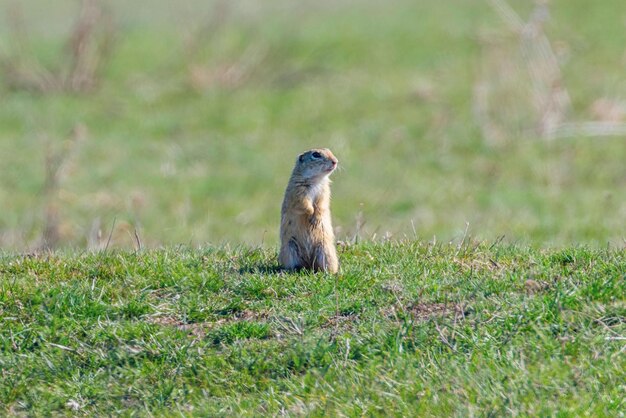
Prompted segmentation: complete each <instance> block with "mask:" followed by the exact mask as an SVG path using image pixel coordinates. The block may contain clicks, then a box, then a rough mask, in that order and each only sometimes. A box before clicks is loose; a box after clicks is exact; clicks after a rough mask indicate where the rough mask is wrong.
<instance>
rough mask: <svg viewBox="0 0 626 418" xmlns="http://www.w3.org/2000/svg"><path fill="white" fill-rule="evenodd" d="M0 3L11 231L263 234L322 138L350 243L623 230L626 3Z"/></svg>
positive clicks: (168, 236) (39, 236) (70, 237)
mask: <svg viewBox="0 0 626 418" xmlns="http://www.w3.org/2000/svg"><path fill="white" fill-rule="evenodd" d="M0 4H1V6H2V7H1V8H0V13H2V24H1V25H0V35H1V38H0V47H1V52H2V67H1V71H2V72H0V77H1V78H0V179H1V180H0V186H1V187H0V208H1V211H0V246H1V247H2V248H5V249H15V250H27V249H33V248H37V247H42V246H43V247H53V248H63V247H74V248H102V247H103V246H106V243H107V241H109V234H111V239H110V243H109V245H110V246H111V247H130V248H132V247H135V246H137V241H138V240H139V241H140V242H141V244H142V245H144V246H158V245H172V244H177V243H184V244H189V243H191V244H192V245H204V244H207V243H211V244H220V243H231V244H233V245H235V244H244V243H245V244H252V245H259V244H263V245H276V243H277V241H278V225H279V218H280V204H281V200H282V195H283V191H284V188H285V185H286V183H287V180H288V177H289V175H290V172H291V169H292V166H293V163H294V161H295V158H296V156H297V154H298V153H299V152H302V151H304V150H306V149H308V148H311V147H322V146H323V147H329V148H331V149H332V150H333V152H334V153H335V155H337V157H338V158H339V160H340V164H341V167H342V169H341V170H340V171H339V172H337V173H335V174H334V175H333V179H334V184H333V204H332V210H333V218H334V223H335V226H336V229H337V236H338V239H341V240H353V239H355V236H357V235H358V236H359V237H360V238H362V239H371V238H374V239H379V238H389V237H390V238H398V239H399V238H405V237H408V238H413V237H417V238H419V239H427V240H430V239H433V236H436V237H437V240H438V241H448V240H454V239H461V238H462V237H463V235H464V234H465V231H466V228H468V231H467V233H468V234H470V235H471V236H474V237H476V238H478V239H484V240H495V239H497V238H498V237H501V236H504V237H505V238H504V239H505V240H507V241H510V242H523V243H530V244H533V245H541V246H553V245H564V244H575V243H581V244H589V245H598V246H603V245H606V244H607V243H611V244H613V245H623V239H624V237H625V236H626V226H625V225H626V222H625V220H626V164H625V162H626V129H624V126H623V124H624V123H625V122H626V2H624V1H623V0H604V1H602V2H589V1H584V0H554V1H550V2H549V3H547V5H544V6H541V5H539V6H538V5H537V4H535V2H532V1H510V2H509V3H503V2H501V1H478V0H476V1H467V0H448V1H435V0H428V1H426V0H425V1H404V0H394V1H389V2H378V1H367V0H365V1H349V0H338V1H328V0H326V1H321V2H320V1H315V2H313V1H303V2H292V1H287V0H272V1H223V2H215V1H214V2H207V1H196V0H193V1H185V2H173V1H163V0H159V1H156V0H150V1H147V0H143V1H133V2H123V1H119V0H116V1H103V2H95V1H91V2H89V1H88V2H86V3H85V2H83V4H82V6H81V2H79V1H65V0H58V1H55V2H54V7H52V6H51V4H50V2H46V1H43V0H27V1H22V2H15V1H14V2H11V1H4V0H3V1H2V2H0ZM507 4H508V5H509V6H510V7H511V8H512V10H514V11H515V12H514V13H516V14H517V16H518V17H519V18H520V19H521V20H522V21H524V22H527V23H528V22H530V24H528V25H527V26H526V29H525V31H524V30H522V31H516V30H514V29H513V28H512V26H511V25H512V22H513V23H514V21H515V19H512V20H510V19H509V20H507V18H506V17H507V10H508V9H506V5H507ZM81 7H82V12H81ZM503 7H504V9H503ZM90 8H91V9H90ZM548 11H549V14H547V12H548ZM509 12H510V11H509ZM81 13H83V20H82V23H83V24H84V25H85V27H87V28H88V29H89V30H91V32H89V31H87V34H85V33H84V32H83V33H82V35H81V32H80V28H81V27H80V25H79V26H76V25H77V23H76V22H77V21H78V22H81V20H80V16H81ZM90 13H91V14H90ZM508 16H509V17H510V16H511V15H510V14H509V15H508ZM90 25H91V26H90ZM533 31H534V32H533ZM529 33H530V34H531V35H530V36H529V35H528V34H529ZM81 36H82V37H83V38H81ZM544 37H545V38H544ZM542 39H547V40H548V52H550V55H549V56H545V55H542V54H541V51H544V52H545V45H543V44H542ZM68 40H69V41H68ZM72 42H73V43H72ZM81 42H82V43H81ZM542 45H543V46H542ZM98 46H103V49H98ZM541 48H544V49H541ZM538 51H539V53H538ZM90 68H95V69H96V70H94V71H91V70H90ZM555 70H558V71H556V72H555ZM90 71H91V72H90ZM81 77H86V78H87V79H88V81H87V82H84V83H83V84H81ZM542 83H543V84H545V85H547V86H548V88H547V90H546V91H548V93H546V92H545V91H543V93H542V90H541V88H542V87H541V84H542ZM538 85H539V87H538ZM545 85H544V86H543V87H544V88H545V87H546V86H545ZM544 90H545V89H544ZM559 94H561V96H558V95H559ZM557 96H558V97H564V96H567V100H560V99H558V97H557ZM555 97H556V99H554V98H555ZM552 99H554V101H556V103H557V104H556V105H554V106H553V105H550V104H548V105H546V103H547V102H550V103H552V101H551V100H552ZM559 100H560V101H559ZM551 106H552V107H551ZM555 106H556V108H557V110H556V111H555V112H554V111H553V112H552V114H556V116H555V118H556V119H557V123H556V125H554V126H557V128H558V126H561V125H559V124H563V126H566V127H567V126H569V128H567V129H563V130H560V131H559V130H558V129H557V130H556V131H550V129H548V130H546V129H545V124H543V123H544V122H542V121H543V120H544V119H546V118H543V117H544V116H545V115H546V114H548V113H549V112H548V110H546V109H552V110H554V107H555ZM542 118H543V119H542ZM568 123H569V125H567V124H568ZM550 126H553V125H550ZM554 132H557V133H556V134H554ZM467 225H469V227H467Z"/></svg>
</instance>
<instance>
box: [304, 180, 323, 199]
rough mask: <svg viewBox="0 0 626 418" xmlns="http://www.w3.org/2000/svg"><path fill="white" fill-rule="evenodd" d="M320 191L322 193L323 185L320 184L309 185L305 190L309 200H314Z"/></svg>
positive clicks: (319, 194) (319, 195)
mask: <svg viewBox="0 0 626 418" xmlns="http://www.w3.org/2000/svg"><path fill="white" fill-rule="evenodd" d="M322 193H324V186H323V185H321V184H314V185H312V186H309V188H308V190H307V191H306V196H307V197H308V198H309V199H311V202H315V201H317V200H318V199H319V198H320V197H321V195H322Z"/></svg>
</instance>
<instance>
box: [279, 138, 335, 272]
mask: <svg viewBox="0 0 626 418" xmlns="http://www.w3.org/2000/svg"><path fill="white" fill-rule="evenodd" d="M337 163H338V160H337V158H336V157H335V156H334V155H333V153H332V152H331V151H330V150H329V149H327V148H321V149H312V150H310V151H307V152H305V153H303V154H301V155H300V156H298V159H297V160H296V166H295V167H294V169H293V172H292V174H291V178H290V179H289V184H288V185H287V190H286V191H285V198H284V200H283V206H282V211H281V222H280V244H281V245H280V254H279V257H278V259H279V261H280V264H281V266H282V267H283V268H286V269H289V270H295V269H300V268H307V269H312V270H315V271H327V272H330V273H336V272H337V270H338V269H339V260H338V259H337V252H336V250H335V234H334V232H333V226H332V223H331V218H330V179H329V176H330V174H331V173H332V172H333V171H334V170H335V168H336V167H337Z"/></svg>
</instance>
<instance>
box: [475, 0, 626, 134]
mask: <svg viewBox="0 0 626 418" xmlns="http://www.w3.org/2000/svg"><path fill="white" fill-rule="evenodd" d="M488 1H489V4H490V5H491V6H492V7H493V9H494V11H495V12H496V13H497V14H498V15H499V16H500V18H501V19H502V21H503V22H504V23H505V24H506V25H507V26H508V28H509V30H510V32H511V33H512V34H513V35H514V36H515V39H516V40H517V41H518V43H519V49H518V50H514V49H513V50H512V49H511V48H510V45H506V48H502V45H501V42H500V43H498V42H495V41H494V40H493V39H484V40H483V45H484V47H485V48H484V49H485V56H484V57H483V60H482V62H481V65H482V68H481V72H482V75H481V77H480V80H479V81H478V82H477V83H476V85H475V88H474V102H473V106H474V114H475V118H476V120H477V122H478V124H479V126H480V127H481V129H482V131H483V136H484V137H485V139H486V140H487V141H488V142H490V143H498V142H501V141H502V139H503V137H504V136H505V135H506V134H507V133H509V134H510V133H511V130H514V131H515V133H517V134H519V133H522V134H523V133H524V132H525V131H527V130H528V127H525V126H524V125H525V124H527V123H528V121H530V124H531V125H532V131H533V132H534V133H535V134H537V135H539V136H540V137H542V138H544V139H554V138H563V137H571V136H606V135H623V134H624V132H626V124H624V123H620V122H617V121H615V120H610V121H585V122H571V121H568V114H569V113H571V100H570V95H569V93H568V91H567V88H566V87H565V83H564V81H563V76H562V72H561V67H560V64H559V60H558V58H557V55H556V54H555V52H554V50H553V48H552V45H551V42H550V40H549V38H548V37H547V35H546V34H545V32H544V30H543V26H544V23H545V22H546V21H547V20H548V18H549V16H550V14H549V9H548V1H547V0H537V1H536V2H535V9H534V10H533V12H532V13H531V16H530V18H529V20H528V21H524V20H523V19H522V18H521V17H520V16H519V15H518V14H517V13H516V12H515V11H514V10H513V9H512V8H511V7H510V6H509V5H508V4H507V3H506V1H505V0H488ZM498 48H500V49H498ZM504 49H507V50H508V51H504ZM511 51H512V52H511ZM512 54H513V55H515V56H512ZM516 60H517V61H519V62H520V63H521V64H522V65H523V67H524V68H525V70H524V72H523V73H521V72H520V71H519V68H517V67H516V66H515V62H516ZM526 77H528V79H529V81H530V84H531V87H532V88H531V90H530V97H528V94H527V93H526V87H525V84H526V83H525V82H524V79H525V78H526ZM503 80H504V82H502V81H503ZM498 83H500V84H499V85H498ZM507 90H508V91H507ZM498 92H499V93H504V94H500V97H502V96H506V97H507V98H509V100H510V98H511V97H514V98H515V99H514V100H513V101H514V102H515V103H514V105H513V106H510V107H512V108H513V109H512V111H511V112H509V113H510V114H509V115H507V114H506V113H507V111H506V107H507V106H501V104H502V103H500V102H498V103H497V109H495V107H496V106H495V105H492V103H491V101H492V100H491V97H492V96H494V95H496V96H497V94H496V93H498ZM505 100H506V99H505ZM496 115H498V116H500V117H501V119H503V120H502V121H501V122H500V123H498V121H497V120H496V119H497V117H496ZM520 115H521V116H520ZM515 128H517V129H515Z"/></svg>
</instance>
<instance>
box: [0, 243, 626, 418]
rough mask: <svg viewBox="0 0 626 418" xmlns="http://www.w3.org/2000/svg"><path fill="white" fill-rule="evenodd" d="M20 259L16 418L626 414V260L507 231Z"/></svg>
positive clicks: (13, 330) (11, 264) (14, 286)
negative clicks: (294, 267) (299, 266)
mask: <svg viewBox="0 0 626 418" xmlns="http://www.w3.org/2000/svg"><path fill="white" fill-rule="evenodd" d="M340 256H341V259H342V263H343V267H342V273H341V274H340V275H339V276H337V277H332V276H327V275H324V274H311V273H306V272H302V273H297V274H293V273H284V272H279V271H276V269H275V267H276V255H275V253H274V251H271V250H266V249H250V248H249V247H240V248H227V247H224V248H206V249H202V250H192V249H189V248H177V249H170V250H159V251H149V252H138V253H129V252H123V253H118V252H108V253H107V252H100V253H96V254H82V255H80V254H56V255H47V256H39V257H37V256H35V257H33V256H24V257H19V258H15V257H6V256H5V257H2V258H1V259H0V272H1V273H2V275H3V277H7V276H8V277H10V278H11V279H10V280H3V281H2V282H1V286H2V287H1V288H0V313H1V315H2V322H3V323H2V326H1V327H0V344H1V345H0V369H1V370H2V371H1V373H0V414H2V415H12V416H51V415H57V416H225V415H229V416H232V415H236V416H259V415H264V416H277V415H288V416H363V415H366V416H470V415H480V416H502V415H514V416H517V415H521V416H587V415H589V416H621V415H623V413H624V410H625V408H626V405H625V404H624V400H625V399H626V386H625V385H624V382H625V381H626V356H625V353H624V347H625V345H624V335H625V332H626V326H625V324H626V321H625V320H624V318H625V317H626V305H625V304H624V300H625V298H626V280H625V278H626V256H625V253H624V251H620V250H606V249H603V250H590V249H584V248H580V249H567V250H551V251H545V250H541V251H539V250H529V249H528V248H526V247H511V246H506V245H502V244H497V243H491V244H477V243H475V242H469V241H468V242H466V243H465V244H464V245H462V246H450V245H442V244H436V245H433V244H426V243H416V242H412V241H407V242H390V243H387V244H359V245H356V246H348V247H345V246H344V247H342V249H341V251H340Z"/></svg>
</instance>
